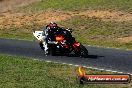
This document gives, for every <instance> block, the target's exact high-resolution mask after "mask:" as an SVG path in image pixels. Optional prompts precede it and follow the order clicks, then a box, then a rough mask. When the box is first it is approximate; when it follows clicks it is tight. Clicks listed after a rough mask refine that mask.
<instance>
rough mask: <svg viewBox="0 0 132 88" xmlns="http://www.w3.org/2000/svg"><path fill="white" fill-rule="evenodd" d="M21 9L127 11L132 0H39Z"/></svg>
mask: <svg viewBox="0 0 132 88" xmlns="http://www.w3.org/2000/svg"><path fill="white" fill-rule="evenodd" d="M22 9H23V10H25V11H38V10H47V9H54V10H71V11H75V10H86V9H101V10H107V9H111V10H124V11H127V12H129V11H132V0H48V1H47V0H41V1H39V2H35V3H32V4H31V5H29V6H25V7H24V8H22Z"/></svg>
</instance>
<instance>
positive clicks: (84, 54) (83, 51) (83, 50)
mask: <svg viewBox="0 0 132 88" xmlns="http://www.w3.org/2000/svg"><path fill="white" fill-rule="evenodd" d="M80 56H81V57H84V58H86V57H88V50H87V49H86V48H85V46H83V45H80Z"/></svg>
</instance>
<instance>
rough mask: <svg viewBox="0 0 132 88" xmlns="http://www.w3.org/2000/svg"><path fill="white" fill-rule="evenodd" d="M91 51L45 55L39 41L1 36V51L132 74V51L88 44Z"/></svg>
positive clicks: (2, 52)
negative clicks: (78, 54) (63, 54)
mask: <svg viewBox="0 0 132 88" xmlns="http://www.w3.org/2000/svg"><path fill="white" fill-rule="evenodd" d="M86 48H87V49H88V51H89V56H88V57H87V58H80V57H76V56H74V55H73V54H71V55H69V56H45V55H44V52H43V51H42V50H41V49H40V47H39V45H38V43H37V42H34V41H26V40H15V39H2V38H0V53H1V54H11V55H19V56H28V57H33V58H36V59H44V60H49V61H53V62H54V61H55V62H61V63H68V64H74V65H82V66H88V67H95V68H100V69H109V70H114V71H120V72H124V73H131V74H132V51H131V50H123V49H108V48H99V47H92V46H86Z"/></svg>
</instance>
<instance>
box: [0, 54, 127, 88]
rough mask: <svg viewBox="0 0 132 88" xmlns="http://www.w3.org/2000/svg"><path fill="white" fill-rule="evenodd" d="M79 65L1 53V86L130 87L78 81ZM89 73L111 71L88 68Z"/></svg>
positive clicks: (18, 87) (21, 87)
mask: <svg viewBox="0 0 132 88" xmlns="http://www.w3.org/2000/svg"><path fill="white" fill-rule="evenodd" d="M76 69H77V67H74V66H69V65H63V64H59V63H52V62H45V61H38V60H32V59H31V58H27V57H18V56H11V55H0V88H80V87H81V88H117V87H118V88H128V86H129V84H85V85H79V84H77V83H76V73H75V72H76ZM86 71H87V73H88V74H107V73H110V72H105V71H97V70H92V69H86Z"/></svg>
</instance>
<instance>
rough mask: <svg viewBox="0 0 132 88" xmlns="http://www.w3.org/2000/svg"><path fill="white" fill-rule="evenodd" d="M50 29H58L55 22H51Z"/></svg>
mask: <svg viewBox="0 0 132 88" xmlns="http://www.w3.org/2000/svg"><path fill="white" fill-rule="evenodd" d="M48 28H49V29H56V28H58V25H57V24H56V23H55V22H50V23H49V25H48Z"/></svg>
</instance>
